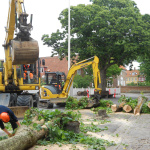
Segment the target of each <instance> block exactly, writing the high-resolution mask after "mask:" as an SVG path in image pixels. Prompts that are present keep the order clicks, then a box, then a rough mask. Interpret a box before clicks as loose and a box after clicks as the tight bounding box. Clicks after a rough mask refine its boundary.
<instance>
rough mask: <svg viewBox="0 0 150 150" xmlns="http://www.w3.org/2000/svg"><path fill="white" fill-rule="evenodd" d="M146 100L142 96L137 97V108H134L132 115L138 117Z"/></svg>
mask: <svg viewBox="0 0 150 150" xmlns="http://www.w3.org/2000/svg"><path fill="white" fill-rule="evenodd" d="M147 100H148V98H147V97H144V96H139V97H138V104H137V106H136V107H135V109H134V115H140V112H141V108H142V106H143V104H144V103H145V102H146V101H147Z"/></svg>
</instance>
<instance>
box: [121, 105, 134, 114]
mask: <svg viewBox="0 0 150 150" xmlns="http://www.w3.org/2000/svg"><path fill="white" fill-rule="evenodd" d="M123 110H124V111H125V112H127V113H128V112H131V110H132V108H131V106H130V105H125V106H123Z"/></svg>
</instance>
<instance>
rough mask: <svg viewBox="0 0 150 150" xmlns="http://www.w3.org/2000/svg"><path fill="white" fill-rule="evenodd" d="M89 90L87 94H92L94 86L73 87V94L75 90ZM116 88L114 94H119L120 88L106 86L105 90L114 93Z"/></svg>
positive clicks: (75, 94)
mask: <svg viewBox="0 0 150 150" xmlns="http://www.w3.org/2000/svg"><path fill="white" fill-rule="evenodd" d="M87 90H88V91H89V95H92V94H94V88H73V96H77V92H78V91H81V92H83V91H87ZM115 90H116V94H117V95H119V94H120V88H106V91H110V94H114V92H115Z"/></svg>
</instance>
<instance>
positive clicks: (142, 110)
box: [141, 101, 150, 114]
mask: <svg viewBox="0 0 150 150" xmlns="http://www.w3.org/2000/svg"><path fill="white" fill-rule="evenodd" d="M148 103H150V101H148V102H146V103H144V104H143V106H142V109H141V112H142V113H148V114H150V108H149V107H148V106H147V104H148Z"/></svg>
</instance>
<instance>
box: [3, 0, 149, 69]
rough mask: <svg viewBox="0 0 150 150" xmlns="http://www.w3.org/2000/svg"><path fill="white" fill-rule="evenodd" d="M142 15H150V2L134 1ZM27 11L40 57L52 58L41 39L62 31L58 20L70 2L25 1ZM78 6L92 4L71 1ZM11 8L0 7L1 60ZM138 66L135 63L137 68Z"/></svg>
mask: <svg viewBox="0 0 150 150" xmlns="http://www.w3.org/2000/svg"><path fill="white" fill-rule="evenodd" d="M134 1H135V2H136V3H137V6H138V8H139V9H140V12H141V13H142V14H145V13H147V14H150V8H149V6H150V5H149V4H150V1H149V0H134ZM24 4H25V9H26V12H27V13H28V14H33V22H32V25H33V30H32V31H31V37H32V38H33V39H35V40H37V41H38V43H39V49H40V54H39V56H40V57H45V56H50V55H51V48H50V47H47V46H46V45H43V43H42V41H41V37H42V35H43V34H49V35H50V34H51V33H53V32H56V30H57V29H61V24H60V22H59V20H58V17H59V14H60V13H61V11H62V10H63V9H65V8H68V6H69V0H53V1H52V0H42V1H40V0H24ZM78 4H90V2H89V0H70V5H71V6H76V5H78ZM8 8H9V0H4V1H3V3H2V4H1V5H0V19H1V21H0V22H1V23H0V59H4V58H5V55H4V48H3V47H2V44H4V40H5V28H4V27H6V23H7V16H8ZM136 65H138V64H137V63H135V65H134V66H135V67H136Z"/></svg>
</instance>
